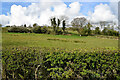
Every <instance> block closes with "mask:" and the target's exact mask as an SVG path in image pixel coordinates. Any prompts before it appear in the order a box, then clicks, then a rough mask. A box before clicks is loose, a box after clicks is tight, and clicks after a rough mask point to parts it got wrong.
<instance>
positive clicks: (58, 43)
mask: <svg viewBox="0 0 120 80" xmlns="http://www.w3.org/2000/svg"><path fill="white" fill-rule="evenodd" d="M2 47H3V48H4V47H47V48H63V49H64V48H67V49H93V48H94V49H96V48H109V49H112V48H114V49H117V48H118V40H115V39H104V38H96V37H95V36H82V37H81V36H77V35H71V36H70V35H48V34H34V33H3V34H2Z"/></svg>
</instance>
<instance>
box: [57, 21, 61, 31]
mask: <svg viewBox="0 0 120 80" xmlns="http://www.w3.org/2000/svg"><path fill="white" fill-rule="evenodd" d="M59 26H60V19H58V21H57V31H58V30H59Z"/></svg>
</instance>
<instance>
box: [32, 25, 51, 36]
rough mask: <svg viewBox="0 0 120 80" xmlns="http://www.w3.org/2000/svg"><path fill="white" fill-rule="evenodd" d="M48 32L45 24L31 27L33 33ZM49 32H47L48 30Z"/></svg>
mask: <svg viewBox="0 0 120 80" xmlns="http://www.w3.org/2000/svg"><path fill="white" fill-rule="evenodd" d="M47 32H48V28H47V27H46V26H42V27H41V26H37V27H34V28H33V33H44V34H45V33H47ZM48 33H49V32H48Z"/></svg>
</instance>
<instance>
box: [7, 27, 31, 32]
mask: <svg viewBox="0 0 120 80" xmlns="http://www.w3.org/2000/svg"><path fill="white" fill-rule="evenodd" d="M8 32H14V33H28V32H31V30H29V29H28V28H26V27H16V26H13V27H10V28H9V29H8Z"/></svg>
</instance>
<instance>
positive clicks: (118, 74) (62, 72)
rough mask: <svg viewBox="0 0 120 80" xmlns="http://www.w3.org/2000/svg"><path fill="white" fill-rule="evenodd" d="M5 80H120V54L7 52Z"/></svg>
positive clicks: (112, 52)
mask: <svg viewBox="0 0 120 80" xmlns="http://www.w3.org/2000/svg"><path fill="white" fill-rule="evenodd" d="M2 54H3V55H2V63H3V74H2V75H3V79H5V80H6V79H10V80H16V79H21V80H26V79H36V80H37V79H49V80H50V79H53V80H54V79H81V80H86V79H90V80H93V79H95V80H99V79H112V80H119V79H120V64H119V63H120V52H118V51H111V50H110V51H105V50H103V51H94V52H86V51H79V50H61V49H54V48H53V49H47V48H44V49H43V48H30V47H29V48H25V47H24V48H22V49H21V48H5V47H4V48H3V52H2Z"/></svg>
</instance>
